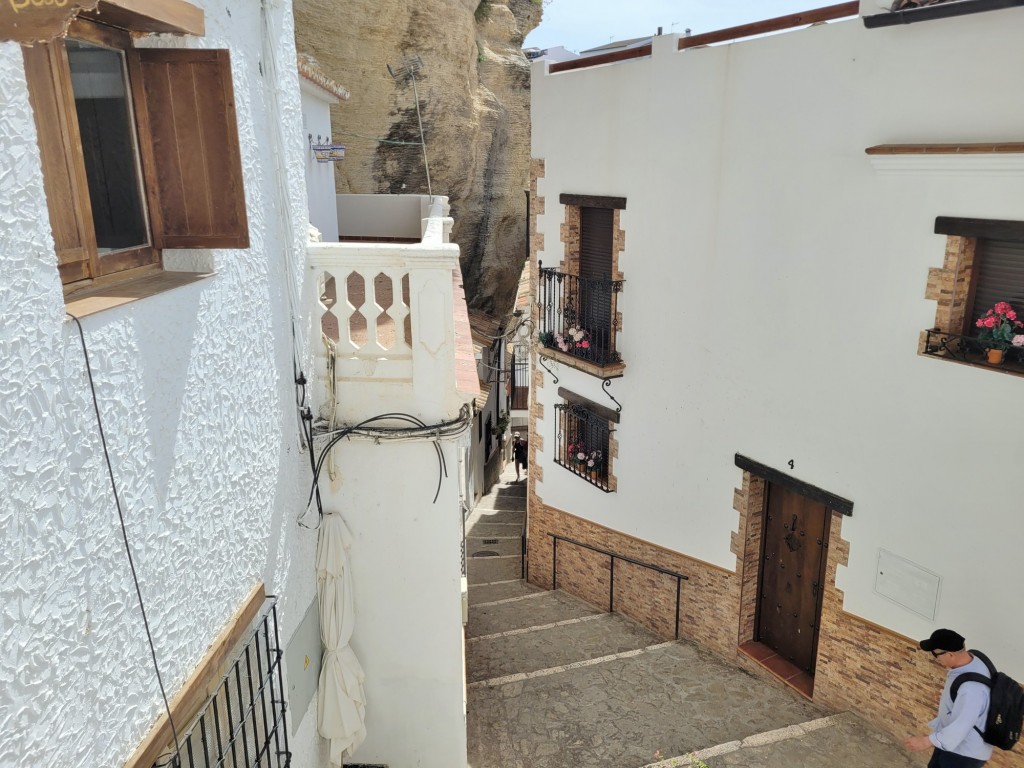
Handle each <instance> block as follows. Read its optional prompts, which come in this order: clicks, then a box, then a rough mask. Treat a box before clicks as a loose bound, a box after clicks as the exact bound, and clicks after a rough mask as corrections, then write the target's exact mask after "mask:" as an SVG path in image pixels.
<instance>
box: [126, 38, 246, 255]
mask: <svg viewBox="0 0 1024 768" xmlns="http://www.w3.org/2000/svg"><path fill="white" fill-rule="evenodd" d="M129 62H130V64H129V67H130V73H131V76H132V93H133V96H134V98H135V111H136V120H137V121H138V126H139V140H140V150H141V152H142V160H143V165H144V167H145V170H146V188H147V193H148V196H149V206H150V211H149V214H150V224H151V226H152V230H153V240H154V245H156V247H158V248H248V247H249V226H248V221H247V219H246V211H245V189H244V186H243V182H242V161H241V153H240V151H239V145H238V126H237V121H236V119H235V99H234V90H233V88H232V84H231V61H230V57H229V55H228V52H227V51H226V50H195V49H166V48H138V49H133V50H131V51H129Z"/></svg>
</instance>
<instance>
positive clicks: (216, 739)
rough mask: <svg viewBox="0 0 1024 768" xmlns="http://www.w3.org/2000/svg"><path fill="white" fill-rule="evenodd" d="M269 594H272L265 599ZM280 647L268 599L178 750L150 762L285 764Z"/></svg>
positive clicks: (240, 766)
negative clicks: (247, 636) (248, 634)
mask: <svg viewBox="0 0 1024 768" xmlns="http://www.w3.org/2000/svg"><path fill="white" fill-rule="evenodd" d="M268 599H273V598H268ZM282 656H283V652H282V650H281V647H280V641H279V638H278V629H277V601H276V599H273V602H271V603H270V604H269V605H268V606H267V607H266V608H265V609H264V611H263V615H262V616H261V617H260V618H259V619H257V625H256V630H255V631H254V632H253V634H252V636H251V637H250V638H249V640H248V641H247V642H246V644H245V646H244V647H243V648H242V650H241V652H240V653H239V654H238V656H237V657H236V658H235V660H234V663H232V665H231V667H230V669H229V670H228V673H227V674H226V675H225V676H224V679H223V680H222V681H221V684H220V687H219V688H218V689H217V691H216V692H215V693H214V694H213V697H212V698H210V700H209V701H208V702H207V703H206V706H205V707H204V708H203V709H202V710H201V711H200V712H199V714H198V715H197V716H196V718H195V719H194V720H193V721H192V724H191V726H190V728H189V729H188V730H187V731H186V732H185V735H184V736H183V737H182V739H181V742H180V751H178V752H177V753H174V754H172V755H170V756H168V757H166V758H163V759H161V760H160V761H158V762H157V763H156V765H157V766H168V767H169V768H214V767H215V766H216V768H221V767H223V768H257V766H266V768H288V766H290V765H291V759H292V753H291V750H290V749H289V748H288V725H287V722H286V712H287V709H288V705H287V702H286V699H285V688H284V677H283V674H282V671H281V658H282Z"/></svg>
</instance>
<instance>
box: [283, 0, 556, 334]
mask: <svg viewBox="0 0 1024 768" xmlns="http://www.w3.org/2000/svg"><path fill="white" fill-rule="evenodd" d="M294 9H295V36H296V47H297V49H298V50H299V51H300V52H303V53H309V54H312V55H313V56H315V57H316V59H317V61H318V62H319V63H320V66H321V67H322V68H323V70H324V71H325V72H326V73H327V74H328V75H329V76H330V77H331V78H333V79H334V80H336V81H337V82H339V83H340V84H341V85H343V86H345V87H346V88H348V89H349V91H351V93H352V97H351V99H350V100H349V101H347V102H345V103H344V104H341V105H338V106H337V107H335V108H334V110H333V115H332V119H333V126H334V132H335V133H334V135H333V137H332V138H333V139H334V140H335V141H339V142H341V143H343V144H345V145H346V147H347V151H346V155H345V160H344V161H343V162H341V163H338V164H337V166H336V167H337V189H338V191H339V192H356V193H371V192H378V193H403V192H404V193H421V192H426V191H427V177H426V173H425V171H424V163H423V153H422V149H421V147H420V146H419V145H418V143H403V142H419V127H418V124H417V118H416V99H415V96H414V89H413V84H412V82H411V81H410V80H408V79H399V80H397V81H396V80H394V79H392V77H391V76H390V75H389V74H388V69H387V65H388V64H390V65H391V66H392V68H396V67H397V66H399V65H401V64H402V62H403V61H404V60H408V58H409V57H412V56H415V55H418V56H419V57H420V60H421V61H422V66H421V68H420V72H419V74H418V76H417V78H416V87H417V89H418V91H419V107H420V114H421V116H422V119H423V129H424V132H425V135H426V144H427V151H426V154H427V161H428V165H429V169H430V181H431V187H432V189H433V192H434V194H442V195H448V196H449V198H450V200H451V204H452V215H453V216H454V217H455V229H454V231H453V233H452V237H453V240H455V242H457V243H458V244H459V247H460V249H461V252H462V272H463V276H464V278H465V285H466V293H467V299H468V300H469V304H470V306H472V307H474V308H477V309H482V310H485V311H488V312H491V313H494V314H504V313H506V312H508V311H509V310H510V309H511V306H512V302H513V301H514V298H515V291H516V285H517V281H518V279H519V274H520V272H521V271H522V267H523V263H524V261H525V258H526V252H525V248H526V216H525V212H526V197H525V193H524V190H525V189H526V187H527V182H528V170H529V162H530V93H529V88H530V72H529V65H528V63H527V61H526V59H525V57H524V56H523V53H522V42H523V39H524V38H525V37H526V35H527V33H529V31H530V30H532V29H533V28H534V27H535V26H537V24H538V23H539V22H540V15H541V5H540V3H539V1H538V0H417V2H415V3H407V2H403V1H401V0H390V1H387V0H384V1H382V0H294ZM377 139H386V141H378V140H377Z"/></svg>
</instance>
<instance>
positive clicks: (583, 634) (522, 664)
mask: <svg viewBox="0 0 1024 768" xmlns="http://www.w3.org/2000/svg"><path fill="white" fill-rule="evenodd" d="M537 599H539V598H537ZM529 602H530V603H531V604H532V603H534V602H536V600H534V599H532V600H530V601H529ZM585 618H586V619H587V620H586V621H577V622H576V623H574V624H563V625H561V626H555V627H552V628H550V629H542V630H537V631H534V632H529V633H524V634H516V635H510V636H504V637H488V638H484V639H480V640H476V641H473V642H470V643H468V644H467V645H466V669H467V671H468V680H469V682H476V681H477V680H486V679H488V678H493V677H502V676H504V675H510V674H514V673H516V672H533V671H534V670H538V669H544V668H546V667H554V666H561V665H564V664H572V663H573V662H576V661H583V660H585V659H595V658H598V657H600V656H608V655H610V654H613V653H621V652H622V651H632V650H636V649H637V648H644V647H646V646H648V645H654V644H656V643H660V642H662V641H661V639H660V638H658V637H657V636H655V635H653V634H652V633H651V632H649V631H647V630H646V629H644V628H643V627H641V626H640V625H639V624H636V623H635V622H632V621H630V620H629V619H626V618H624V617H622V616H618V615H616V614H612V613H603V614H597V618H591V617H585ZM570 621H574V620H573V619H570Z"/></svg>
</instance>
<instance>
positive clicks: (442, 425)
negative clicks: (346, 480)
mask: <svg viewBox="0 0 1024 768" xmlns="http://www.w3.org/2000/svg"><path fill="white" fill-rule="evenodd" d="M388 421H399V422H405V423H407V424H412V425H413V426H412V427H394V426H379V427H374V426H372V425H374V424H378V423H380V422H388ZM469 424H470V413H469V406H467V405H464V406H462V408H461V409H460V411H459V415H458V417H457V418H455V419H452V420H451V421H444V422H439V423H437V424H426V423H425V422H423V421H422V420H421V419H418V418H417V417H415V416H413V415H411V414H408V413H382V414H379V415H377V416H371V417H370V418H368V419H365V420H363V421H361V422H359V423H358V424H354V425H352V426H347V427H342V428H340V429H335V430H331V431H326V432H320V433H317V434H315V435H313V436H314V437H328V438H330V439H329V440H328V442H327V444H326V445H325V446H324V447H322V448H321V449H320V452H319V456H318V457H317V458H316V459H315V461H314V460H313V451H312V448H311V450H310V459H311V461H312V468H313V481H312V484H311V487H310V491H309V498H308V499H307V501H306V509H307V510H308V509H309V507H310V506H311V505H312V504H313V501H314V500H318V499H319V493H320V475H321V473H322V472H323V468H324V464H325V462H326V461H327V457H328V455H329V454H330V451H331V449H332V448H334V446H336V445H337V444H338V443H339V442H341V441H342V440H344V439H345V438H351V437H364V438H367V439H370V440H373V441H374V442H376V443H379V442H380V441H381V440H406V441H410V440H416V441H422V440H430V441H431V442H432V443H433V446H434V451H435V454H436V455H437V463H438V477H437V489H436V490H435V492H434V499H433V502H432V503H435V504H436V503H437V499H438V498H439V497H440V495H441V484H442V482H443V480H444V478H446V477H448V462H447V460H446V459H445V457H444V452H443V451H442V450H441V446H440V445H438V442H437V441H438V440H440V439H441V438H445V437H457V436H458V435H461V434H462V433H463V432H465V431H466V430H467V429H469ZM311 434H312V433H311ZM318 503H319V502H318ZM299 525H302V526H303V527H304V528H309V527H311V526H307V525H303V523H302V522H301V520H300V522H299Z"/></svg>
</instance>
